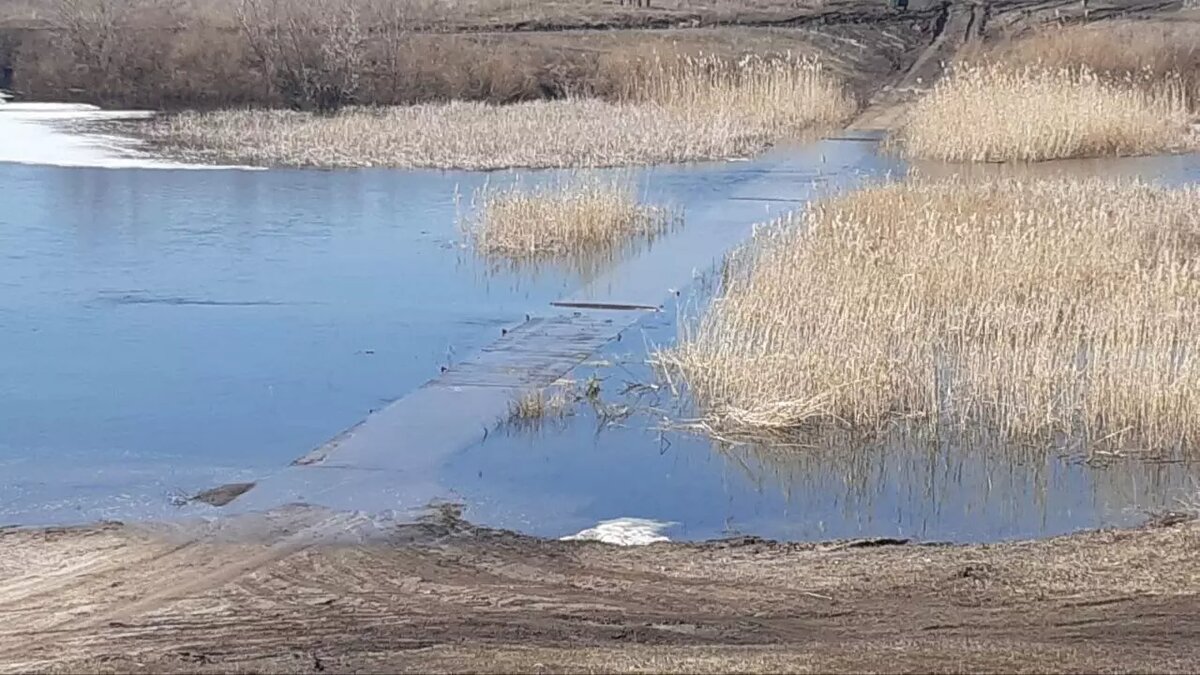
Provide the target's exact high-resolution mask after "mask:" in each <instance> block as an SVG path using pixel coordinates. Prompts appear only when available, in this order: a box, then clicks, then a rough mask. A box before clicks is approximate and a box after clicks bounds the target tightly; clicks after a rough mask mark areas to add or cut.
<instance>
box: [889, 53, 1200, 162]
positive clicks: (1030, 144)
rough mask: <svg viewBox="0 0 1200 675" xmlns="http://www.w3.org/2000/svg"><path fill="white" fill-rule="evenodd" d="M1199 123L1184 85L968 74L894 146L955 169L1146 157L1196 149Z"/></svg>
mask: <svg viewBox="0 0 1200 675" xmlns="http://www.w3.org/2000/svg"><path fill="white" fill-rule="evenodd" d="M1191 119H1192V114H1191V112H1190V111H1189V109H1188V106H1187V98H1186V96H1185V95H1184V93H1183V88H1182V83H1181V81H1180V80H1178V78H1176V79H1175V80H1169V81H1163V82H1150V83H1143V82H1135V81H1130V80H1113V79H1110V78H1106V77H1102V76H1101V75H1099V74H1097V73H1095V72H1094V71H1091V70H1087V69H1054V70H1047V69H1041V68H1033V67H1024V68H1016V69H1014V68H1012V67H1009V66H1007V65H1003V64H987V65H963V66H959V67H957V68H956V69H955V70H954V71H953V72H952V73H951V74H950V75H949V76H947V77H946V78H945V79H943V80H942V81H940V82H938V83H937V84H936V85H934V87H933V89H932V91H930V92H929V93H928V94H927V95H925V96H924V97H923V98H921V99H920V100H919V101H917V102H916V103H915V104H914V105H913V108H912V110H911V112H910V114H909V115H908V117H907V120H906V122H905V123H904V124H903V126H902V127H901V128H900V130H899V131H898V133H897V136H896V137H895V139H894V140H895V141H896V142H897V143H898V144H899V147H900V148H901V149H902V151H903V152H904V154H906V155H908V156H910V157H914V158H921V159H935V160H944V161H954V162H963V161H966V162H1007V161H1042V160H1050V159H1067V158H1076V157H1105V156H1113V155H1145V154H1153V153H1159V152H1164V151H1172V150H1179V149H1182V148H1185V147H1188V146H1189V145H1192V144H1194V142H1195V137H1194V136H1195V134H1194V132H1193V131H1192V130H1191Z"/></svg>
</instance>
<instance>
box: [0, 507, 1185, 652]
mask: <svg viewBox="0 0 1200 675" xmlns="http://www.w3.org/2000/svg"><path fill="white" fill-rule="evenodd" d="M1198 552H1200V524H1197V523H1195V522H1182V523H1173V524H1160V525H1158V526H1153V527H1147V528H1144V529H1140V530H1136V531H1123V532H1098V533H1088V534H1080V535H1075V536H1071V537H1063V538H1057V539H1051V540H1047V541H1039V542H1026V543H1012V544H1002V545H993V546H918V545H911V544H910V545H902V544H898V543H888V542H871V541H864V542H841V543H836V542H835V543H829V544H777V543H771V542H764V541H759V540H755V539H740V540H731V541H722V542H712V543H706V544H696V545H688V544H655V545H651V546H648V547H642V548H619V547H615V546H609V545H605V544H597V543H586V542H557V541H545V540H538V539H533V538H528V537H523V536H520V535H514V534H511V533H505V532H497V531H490V530H480V529H476V528H473V527H471V526H470V525H468V524H467V523H464V522H462V521H460V520H457V519H456V518H455V517H454V516H453V514H447V515H444V516H439V517H438V518H436V519H431V520H430V521H428V522H425V523H420V524H415V525H386V524H381V523H377V522H373V521H370V520H368V519H366V518H364V517H362V516H352V515H339V514H331V513H326V512H319V511H314V510H310V509H305V508H299V507H296V508H292V509H287V510H283V511H279V512H276V513H273V514H271V515H269V516H267V517H257V516H256V517H246V518H235V519H227V520H223V521H218V522H216V523H210V524H192V525H176V526H170V527H168V526H163V525H157V526H126V525H100V526H93V527H86V528H80V529H67V530H46V531H8V532H6V533H3V534H0V577H2V578H3V579H4V580H5V581H4V583H3V584H2V585H0V616H2V617H3V621H2V622H0V671H2V672H17V671H27V670H41V671H45V670H53V671H71V672H78V671H80V670H105V671H155V672H184V671H187V672H192V671H201V672H213V671H231V670H236V671H246V670H252V671H260V672H261V671H266V672H306V671H321V670H326V671H345V670H376V671H379V670H386V671H428V670H441V671H444V670H485V671H511V670H514V669H515V670H522V671H543V670H544V671H564V670H569V671H580V670H583V671H589V670H590V671H610V670H623V671H630V670H660V669H664V668H666V669H673V670H676V669H682V670H698V671H712V672H723V671H727V670H733V669H736V670H781V669H786V670H801V671H802V670H813V671H826V670H841V671H857V670H886V671H930V670H932V671H960V670H964V669H967V670H987V671H997V670H1003V671H1015V670H1021V671H1030V672H1033V671H1045V670H1073V671H1088V672H1097V671H1111V670H1146V669H1153V670H1156V671H1188V670H1193V669H1194V668H1195V665H1196V663H1200V639H1198V638H1200V602H1198V599H1197V595H1196V593H1197V592H1198V591H1200V556H1197V553H1198Z"/></svg>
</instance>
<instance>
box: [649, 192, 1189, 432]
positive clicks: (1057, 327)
mask: <svg viewBox="0 0 1200 675" xmlns="http://www.w3.org/2000/svg"><path fill="white" fill-rule="evenodd" d="M1197 214H1200V191H1197V190H1181V191H1173V190H1167V189H1163V188H1157V187H1151V186H1148V185H1141V184H1116V183H1108V182H1101V181H1075V180H1060V181H1047V182H1027V181H994V182H986V181H985V182H976V183H969V184H968V183H958V182H933V183H919V182H918V183H902V184H893V185H886V186H882V187H875V188H871V189H867V190H864V191H862V192H857V193H852V194H849V195H846V196H842V197H836V198H833V199H830V200H828V201H825V202H823V203H820V204H818V205H817V206H816V207H815V208H814V209H813V210H812V211H811V212H810V213H808V214H807V215H796V216H793V217H791V218H789V219H787V220H785V221H783V222H782V223H780V224H777V226H775V227H772V228H767V229H766V230H764V231H762V232H761V233H760V234H759V235H758V236H756V238H755V240H754V241H753V243H751V244H750V245H748V247H747V248H745V249H743V250H741V251H740V252H738V253H737V254H736V255H735V256H733V257H732V258H731V259H730V260H729V262H728V264H727V266H726V269H725V274H724V278H725V282H724V287H723V290H722V291H721V293H720V295H719V297H718V298H717V299H716V301H715V302H713V303H712V305H711V307H710V308H709V309H708V310H707V311H706V312H705V313H704V315H703V316H702V317H700V318H699V319H698V320H697V321H696V322H695V323H694V324H693V325H691V326H690V327H689V330H687V331H685V335H684V337H683V338H682V339H681V342H680V344H679V345H678V346H677V347H675V348H674V349H671V350H668V351H666V352H663V353H661V354H659V360H660V362H661V364H662V365H663V366H664V367H665V368H666V369H667V372H669V373H674V374H676V375H677V376H680V377H681V378H682V380H683V381H684V382H686V384H687V385H688V387H689V388H690V391H691V394H692V396H693V397H694V399H695V401H696V402H697V404H698V406H699V407H700V409H701V411H702V413H703V415H704V423H705V424H706V425H708V426H709V427H710V428H711V429H713V430H714V431H715V432H717V433H736V432H763V431H774V432H779V433H785V434H796V433H802V432H806V431H814V430H819V429H822V428H826V427H830V426H836V427H848V428H851V429H855V430H858V431H865V432H871V431H872V430H877V429H879V428H881V427H882V426H885V425H889V424H892V423H896V422H901V421H903V422H907V423H916V424H929V425H935V424H936V425H938V426H944V425H947V424H949V425H952V426H958V427H959V428H967V427H971V426H975V427H985V428H988V429H991V430H994V432H995V433H997V434H999V435H1001V436H1002V437H1003V438H1008V439H1012V440H1019V441H1029V442H1034V443H1038V444H1042V447H1045V444H1047V443H1049V444H1055V445H1057V444H1070V443H1073V442H1076V441H1078V442H1082V443H1083V444H1085V445H1090V446H1095V445H1096V444H1100V443H1103V444H1105V445H1106V446H1112V445H1115V446H1118V447H1119V448H1122V449H1136V450H1152V449H1164V448H1175V447H1179V446H1187V447H1195V444H1196V442H1197V441H1200V433H1198V432H1197V430H1196V428H1195V427H1194V426H1193V425H1191V424H1190V423H1189V422H1188V420H1190V419H1192V418H1193V417H1194V416H1195V415H1196V414H1200V366H1198V365H1197V361H1196V357H1195V355H1194V347H1193V345H1195V344H1196V342H1197V340H1198V339H1200V319H1198V318H1197V317H1200V269H1198V267H1197V263H1196V260H1197V254H1200V236H1198V234H1200V215H1197Z"/></svg>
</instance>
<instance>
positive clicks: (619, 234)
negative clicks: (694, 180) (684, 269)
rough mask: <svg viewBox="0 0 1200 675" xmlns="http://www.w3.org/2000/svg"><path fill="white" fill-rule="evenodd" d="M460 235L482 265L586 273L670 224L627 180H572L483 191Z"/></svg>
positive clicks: (662, 210)
mask: <svg viewBox="0 0 1200 675" xmlns="http://www.w3.org/2000/svg"><path fill="white" fill-rule="evenodd" d="M473 201H474V204H473V207H474V208H473V209H472V210H471V211H470V212H469V213H467V214H465V215H464V216H462V219H461V221H460V227H462V229H463V230H464V231H465V232H466V233H467V235H468V236H469V237H470V238H471V240H472V241H473V242H474V245H475V249H476V250H477V251H479V252H480V253H481V254H483V255H484V256H486V257H489V258H493V259H495V258H499V259H502V260H506V261H509V262H512V263H515V264H517V265H518V266H521V265H537V264H539V263H543V262H552V261H565V262H567V263H572V265H571V266H572V267H573V268H575V269H576V270H577V271H581V272H584V273H587V272H588V271H589V270H594V269H595V268H596V267H597V266H600V265H603V264H604V263H605V262H607V261H609V260H611V259H613V258H614V257H615V256H616V255H618V254H619V253H621V252H623V251H624V250H626V249H628V248H630V247H632V246H637V245H640V244H645V243H649V242H651V241H653V240H654V239H655V238H657V237H658V236H659V235H661V234H662V233H663V232H665V231H666V230H667V229H668V227H670V225H671V224H672V223H675V222H678V217H677V215H676V214H674V213H673V212H672V211H671V210H669V209H667V208H662V207H657V206H648V205H645V204H642V203H640V202H639V200H638V196H637V193H636V191H635V189H634V186H633V184H632V182H630V181H629V180H628V179H627V178H623V177H616V178H611V177H610V178H604V177H598V176H594V175H582V176H574V177H571V178H566V179H561V180H559V181H556V182H553V183H550V184H546V185H540V186H536V187H532V188H526V187H524V186H522V185H519V184H518V185H515V186H512V187H507V188H494V187H484V188H482V189H480V190H479V191H478V192H477V193H476V194H475V196H474V200H473Z"/></svg>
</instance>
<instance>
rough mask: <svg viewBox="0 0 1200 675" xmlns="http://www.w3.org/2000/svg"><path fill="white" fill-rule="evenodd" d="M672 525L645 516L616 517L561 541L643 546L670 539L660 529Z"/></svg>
mask: <svg viewBox="0 0 1200 675" xmlns="http://www.w3.org/2000/svg"><path fill="white" fill-rule="evenodd" d="M672 525H675V523H669V522H665V521H661V520H649V519H647V518H616V519H613V520H603V521H601V522H599V523H597V524H596V526H595V527H589V528H588V529H586V530H583V531H581V532H577V533H575V534H572V535H568V536H566V537H563V538H562V541H602V542H604V543H606V544H616V545H618V546H645V545H646V544H653V543H655V542H660V541H671V540H670V538H668V537H667V536H666V535H664V534H663V533H662V531H663V530H665V529H667V528H668V527H671V526H672Z"/></svg>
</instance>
